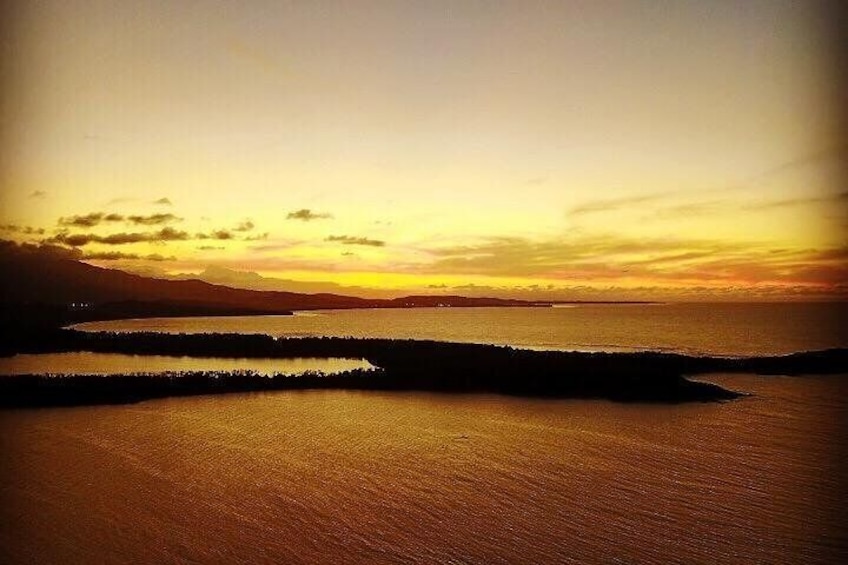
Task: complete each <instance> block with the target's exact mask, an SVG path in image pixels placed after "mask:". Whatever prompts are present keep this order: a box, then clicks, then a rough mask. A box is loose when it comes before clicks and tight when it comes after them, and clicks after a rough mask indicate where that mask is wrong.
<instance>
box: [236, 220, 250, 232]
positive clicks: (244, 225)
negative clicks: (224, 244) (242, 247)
mask: <svg viewBox="0 0 848 565" xmlns="http://www.w3.org/2000/svg"><path fill="white" fill-rule="evenodd" d="M255 227H256V226H255V225H254V223H253V222H252V221H251V220H244V221H243V222H240V223H239V224H238V225H237V226H236V227H234V228H233V231H242V232H244V231H251V230H252V229H253V228H255Z"/></svg>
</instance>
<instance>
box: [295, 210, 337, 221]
mask: <svg viewBox="0 0 848 565" xmlns="http://www.w3.org/2000/svg"><path fill="white" fill-rule="evenodd" d="M332 217H333V215H332V214H328V213H322V212H313V211H312V210H309V209H308V208H301V209H300V210H296V211H294V212H289V214H288V215H287V216H286V219H287V220H300V221H302V222H311V221H313V220H326V219H329V218H332Z"/></svg>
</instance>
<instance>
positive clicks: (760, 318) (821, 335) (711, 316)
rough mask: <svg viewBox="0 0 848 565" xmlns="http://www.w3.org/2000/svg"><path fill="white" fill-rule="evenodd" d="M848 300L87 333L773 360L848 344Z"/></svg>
mask: <svg viewBox="0 0 848 565" xmlns="http://www.w3.org/2000/svg"><path fill="white" fill-rule="evenodd" d="M846 322H848V303H837V304H832V303H792V304H786V303H783V304H655V305H585V306H576V307H568V308H421V309H418V308H416V309H391V310H325V311H314V312H301V313H297V314H296V315H295V316H249V317H212V318H154V319H143V320H115V321H108V322H90V323H85V324H79V325H77V326H75V327H77V328H79V329H83V330H91V331H97V330H107V331H157V332H169V333H200V332H235V333H261V334H269V335H274V336H352V337H380V338H399V339H408V338H411V339H433V340H439V341H460V342H472V343H495V344H499V345H513V346H518V347H532V348H544V349H572V350H585V351H633V350H661V351H674V352H679V353H687V354H696V355H698V354H715V355H773V354H777V355H779V354H785V353H792V352H795V351H809V350H816V349H826V348H830V347H848V323H846Z"/></svg>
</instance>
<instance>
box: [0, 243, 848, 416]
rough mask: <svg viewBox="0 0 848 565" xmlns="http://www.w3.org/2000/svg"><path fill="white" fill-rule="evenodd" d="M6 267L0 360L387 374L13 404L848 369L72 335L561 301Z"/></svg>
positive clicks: (214, 375) (517, 389) (611, 383)
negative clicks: (144, 359) (179, 322)
mask: <svg viewBox="0 0 848 565" xmlns="http://www.w3.org/2000/svg"><path fill="white" fill-rule="evenodd" d="M0 269H2V272H3V276H2V277H0V316H2V317H0V324H2V325H1V326H0V328H2V336H0V337H2V339H0V355H12V354H14V353H19V352H20V353H46V352H61V351H91V352H103V353H126V354H135V355H154V354H156V355H176V356H193V357H248V358H251V357H252V358H260V357H262V358H285V357H358V358H365V359H367V360H368V361H369V362H370V363H371V364H373V365H375V366H377V367H379V368H380V370H379V371H376V372H374V371H371V372H366V371H352V372H347V373H341V374H333V375H318V374H311V375H306V376H297V377H293V376H278V377H275V378H268V377H265V376H260V375H256V374H250V373H246V374H245V373H227V372H209V373H186V374H182V375H179V376H175V375H137V376H120V375H114V376H112V377H102V376H65V377H52V376H51V377H44V376H37V375H30V376H25V377H0V405H2V406H6V407H13V406H36V405H73V404H90V403H104V402H105V403H115V402H134V401H138V400H144V399H147V398H159V397H162V396H172V395H184V394H214V393H221V392H243V391H257V390H281V389H293V388H298V389H305V388H345V389H361V390H420V391H445V392H492V393H501V394H512V395H523V396H540V397H558V398H606V399H612V400H618V401H649V402H687V401H716V400H728V399H732V398H736V397H737V396H738V394H737V393H735V392H731V391H728V390H725V389H722V388H721V387H718V386H716V385H712V384H708V383H699V382H693V381H690V380H688V379H686V378H685V375H695V374H699V373H707V372H748V373H769V374H803V373H829V372H832V373H835V372H848V370H846V369H848V352H846V350H830V351H822V352H813V353H804V354H796V355H790V356H786V357H760V358H750V359H723V358H713V357H689V356H683V355H673V354H662V353H580V352H556V351H528V350H520V349H512V348H509V347H497V346H491V345H474V344H460V343H441V342H432V341H412V340H388V339H351V338H297V339H274V338H272V337H270V336H263V335H239V334H198V335H167V334H157V333H134V334H120V333H86V332H79V331H74V330H67V329H60V328H61V327H62V326H64V325H66V324H70V323H75V322H81V321H89V320H109V319H118V318H141V317H151V316H157V317H158V316H207V315H215V316H223V315H260V314H278V315H285V314H291V311H292V310H294V309H299V310H309V309H326V308H413V307H433V306H444V307H448V306H475V307H482V306H498V307H503V306H522V307H525V306H540V305H541V306H550V303H543V304H538V303H533V302H526V301H521V300H501V299H495V298H467V297H462V296H408V297H403V298H398V299H393V300H371V299H364V298H357V297H350V296H341V295H335V294H299V293H292V292H269V291H253V290H240V289H233V288H228V287H223V286H217V285H212V284H209V283H206V282H202V281H198V280H184V281H166V280H158V279H150V278H145V277H140V276H137V275H131V274H128V273H125V272H122V271H116V270H111V269H101V268H98V267H93V266H91V265H87V264H85V263H82V262H80V261H78V260H77V258H75V257H74V256H73V254H72V252H70V251H68V250H63V249H60V248H44V247H35V246H27V245H16V244H12V243H9V242H2V241H0ZM573 303H578V302H573ZM579 303H580V304H587V303H598V302H579ZM631 303H635V302H631ZM639 303H644V302H639ZM607 304H608V303H607Z"/></svg>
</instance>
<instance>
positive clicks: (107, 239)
mask: <svg viewBox="0 0 848 565" xmlns="http://www.w3.org/2000/svg"><path fill="white" fill-rule="evenodd" d="M187 239H191V238H190V237H189V234H188V233H186V232H184V231H177V230H175V229H174V228H162V229H161V230H159V231H156V232H143V233H113V234H109V235H106V236H101V235H97V234H93V233H84V234H83V233H79V234H69V233H59V234H57V235H55V236H53V237H52V238H50V239H48V240H46V243H61V244H64V245H70V246H71V247H83V246H85V245H89V244H90V243H102V244H104V245H126V244H130V243H141V242H154V243H155V242H164V241H185V240H187Z"/></svg>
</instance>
